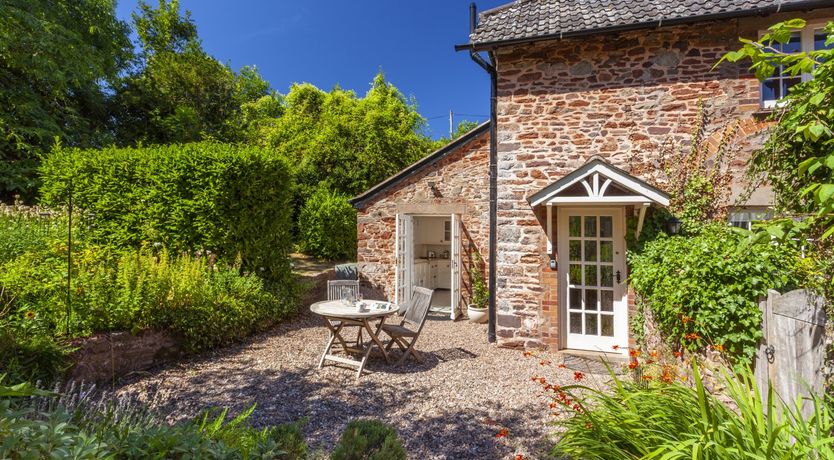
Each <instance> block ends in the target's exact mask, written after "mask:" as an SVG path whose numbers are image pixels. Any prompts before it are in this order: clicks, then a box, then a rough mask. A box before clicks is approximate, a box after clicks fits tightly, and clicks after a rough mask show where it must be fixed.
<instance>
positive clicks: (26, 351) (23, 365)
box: [0, 319, 68, 382]
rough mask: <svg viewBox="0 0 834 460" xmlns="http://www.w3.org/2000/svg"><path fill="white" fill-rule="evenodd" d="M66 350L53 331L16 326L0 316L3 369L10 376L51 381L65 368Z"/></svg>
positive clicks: (26, 379) (1, 362)
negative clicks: (36, 330) (53, 334)
mask: <svg viewBox="0 0 834 460" xmlns="http://www.w3.org/2000/svg"><path fill="white" fill-rule="evenodd" d="M67 352H68V350H67V348H66V347H65V346H63V345H62V344H60V343H59V342H57V341H56V340H55V339H54V338H52V337H51V336H50V335H47V334H43V333H39V332H30V331H26V330H25V329H23V328H20V329H13V328H12V326H11V325H10V324H9V323H8V322H6V321H3V320H2V319H0V373H3V374H6V375H7V376H8V377H9V378H10V379H11V380H15V381H37V380H40V381H45V382H51V381H53V380H55V379H57V378H58V377H59V376H60V375H61V373H63V371H64V370H65V369H66V367H67Z"/></svg>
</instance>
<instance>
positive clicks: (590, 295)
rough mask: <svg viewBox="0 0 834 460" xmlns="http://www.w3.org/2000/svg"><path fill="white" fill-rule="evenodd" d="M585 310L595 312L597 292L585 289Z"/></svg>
mask: <svg viewBox="0 0 834 460" xmlns="http://www.w3.org/2000/svg"><path fill="white" fill-rule="evenodd" d="M585 309H586V310H596V309H597V290H596V289H585Z"/></svg>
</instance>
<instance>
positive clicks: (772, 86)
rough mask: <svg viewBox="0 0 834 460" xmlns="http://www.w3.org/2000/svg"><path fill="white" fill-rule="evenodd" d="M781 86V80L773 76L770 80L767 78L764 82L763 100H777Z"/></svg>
mask: <svg viewBox="0 0 834 460" xmlns="http://www.w3.org/2000/svg"><path fill="white" fill-rule="evenodd" d="M780 88H781V86H780V85H779V80H778V79H775V78H771V79H769V80H765V81H764V82H763V83H762V100H763V101H775V100H778V99H779V97H780V96H779V90H780Z"/></svg>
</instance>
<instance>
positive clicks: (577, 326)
mask: <svg viewBox="0 0 834 460" xmlns="http://www.w3.org/2000/svg"><path fill="white" fill-rule="evenodd" d="M570 333H571V334H581V333H582V313H571V314H570Z"/></svg>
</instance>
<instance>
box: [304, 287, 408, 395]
mask: <svg viewBox="0 0 834 460" xmlns="http://www.w3.org/2000/svg"><path fill="white" fill-rule="evenodd" d="M356 305H359V306H361V309H360V308H357V306H356ZM356 305H349V304H347V303H346V302H344V301H342V300H325V301H322V302H316V303H314V304H312V305H310V311H311V312H313V313H315V314H316V315H319V316H321V317H322V318H323V319H324V324H325V325H326V326H327V329H328V330H330V337H329V338H328V340H327V346H326V347H325V348H324V353H322V355H321V359H320V360H319V366H318V367H319V369H321V367H322V366H323V365H324V362H325V361H334V362H337V363H340V364H345V365H348V366H352V367H356V368H357V369H358V372H357V373H356V379H357V380H359V377H360V376H362V370H363V369H364V368H365V363H366V362H367V361H368V356H370V354H371V351H372V350H373V349H374V348H375V347H376V348H377V349H379V351H380V352H381V353H382V357H383V358H385V362H386V363H388V362H390V361H389V358H388V352H387V351H385V347H384V346H383V344H382V341H381V340H380V338H379V333H380V331H381V330H382V325H383V324H385V319H386V318H387V317H388V316H390V315H393V314H394V313H396V312H397V311H398V310H399V307H397V306H396V305H394V304H393V303H391V302H384V301H381V300H362V301H360V302H357V304H356ZM376 319H379V320H380V321H379V324H377V325H376V327H371V322H372V321H374V320H376ZM351 325H353V326H359V327H360V328H361V329H360V332H359V334H360V335H361V334H362V331H367V332H368V335H369V336H370V338H371V343H369V344H368V345H367V347H361V346H360V344H359V343H358V341H357V344H356V346H352V345H350V344H349V343H348V341H347V340H345V338H344V337H342V329H343V328H344V327H345V326H351ZM336 341H338V342H339V344H340V345H341V346H342V349H343V350H344V351H345V353H351V352H352V353H362V359H361V360H356V359H352V358H350V357H347V356H337V355H334V354H332V353H331V349H332V348H333V345H334V343H335V342H336Z"/></svg>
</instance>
